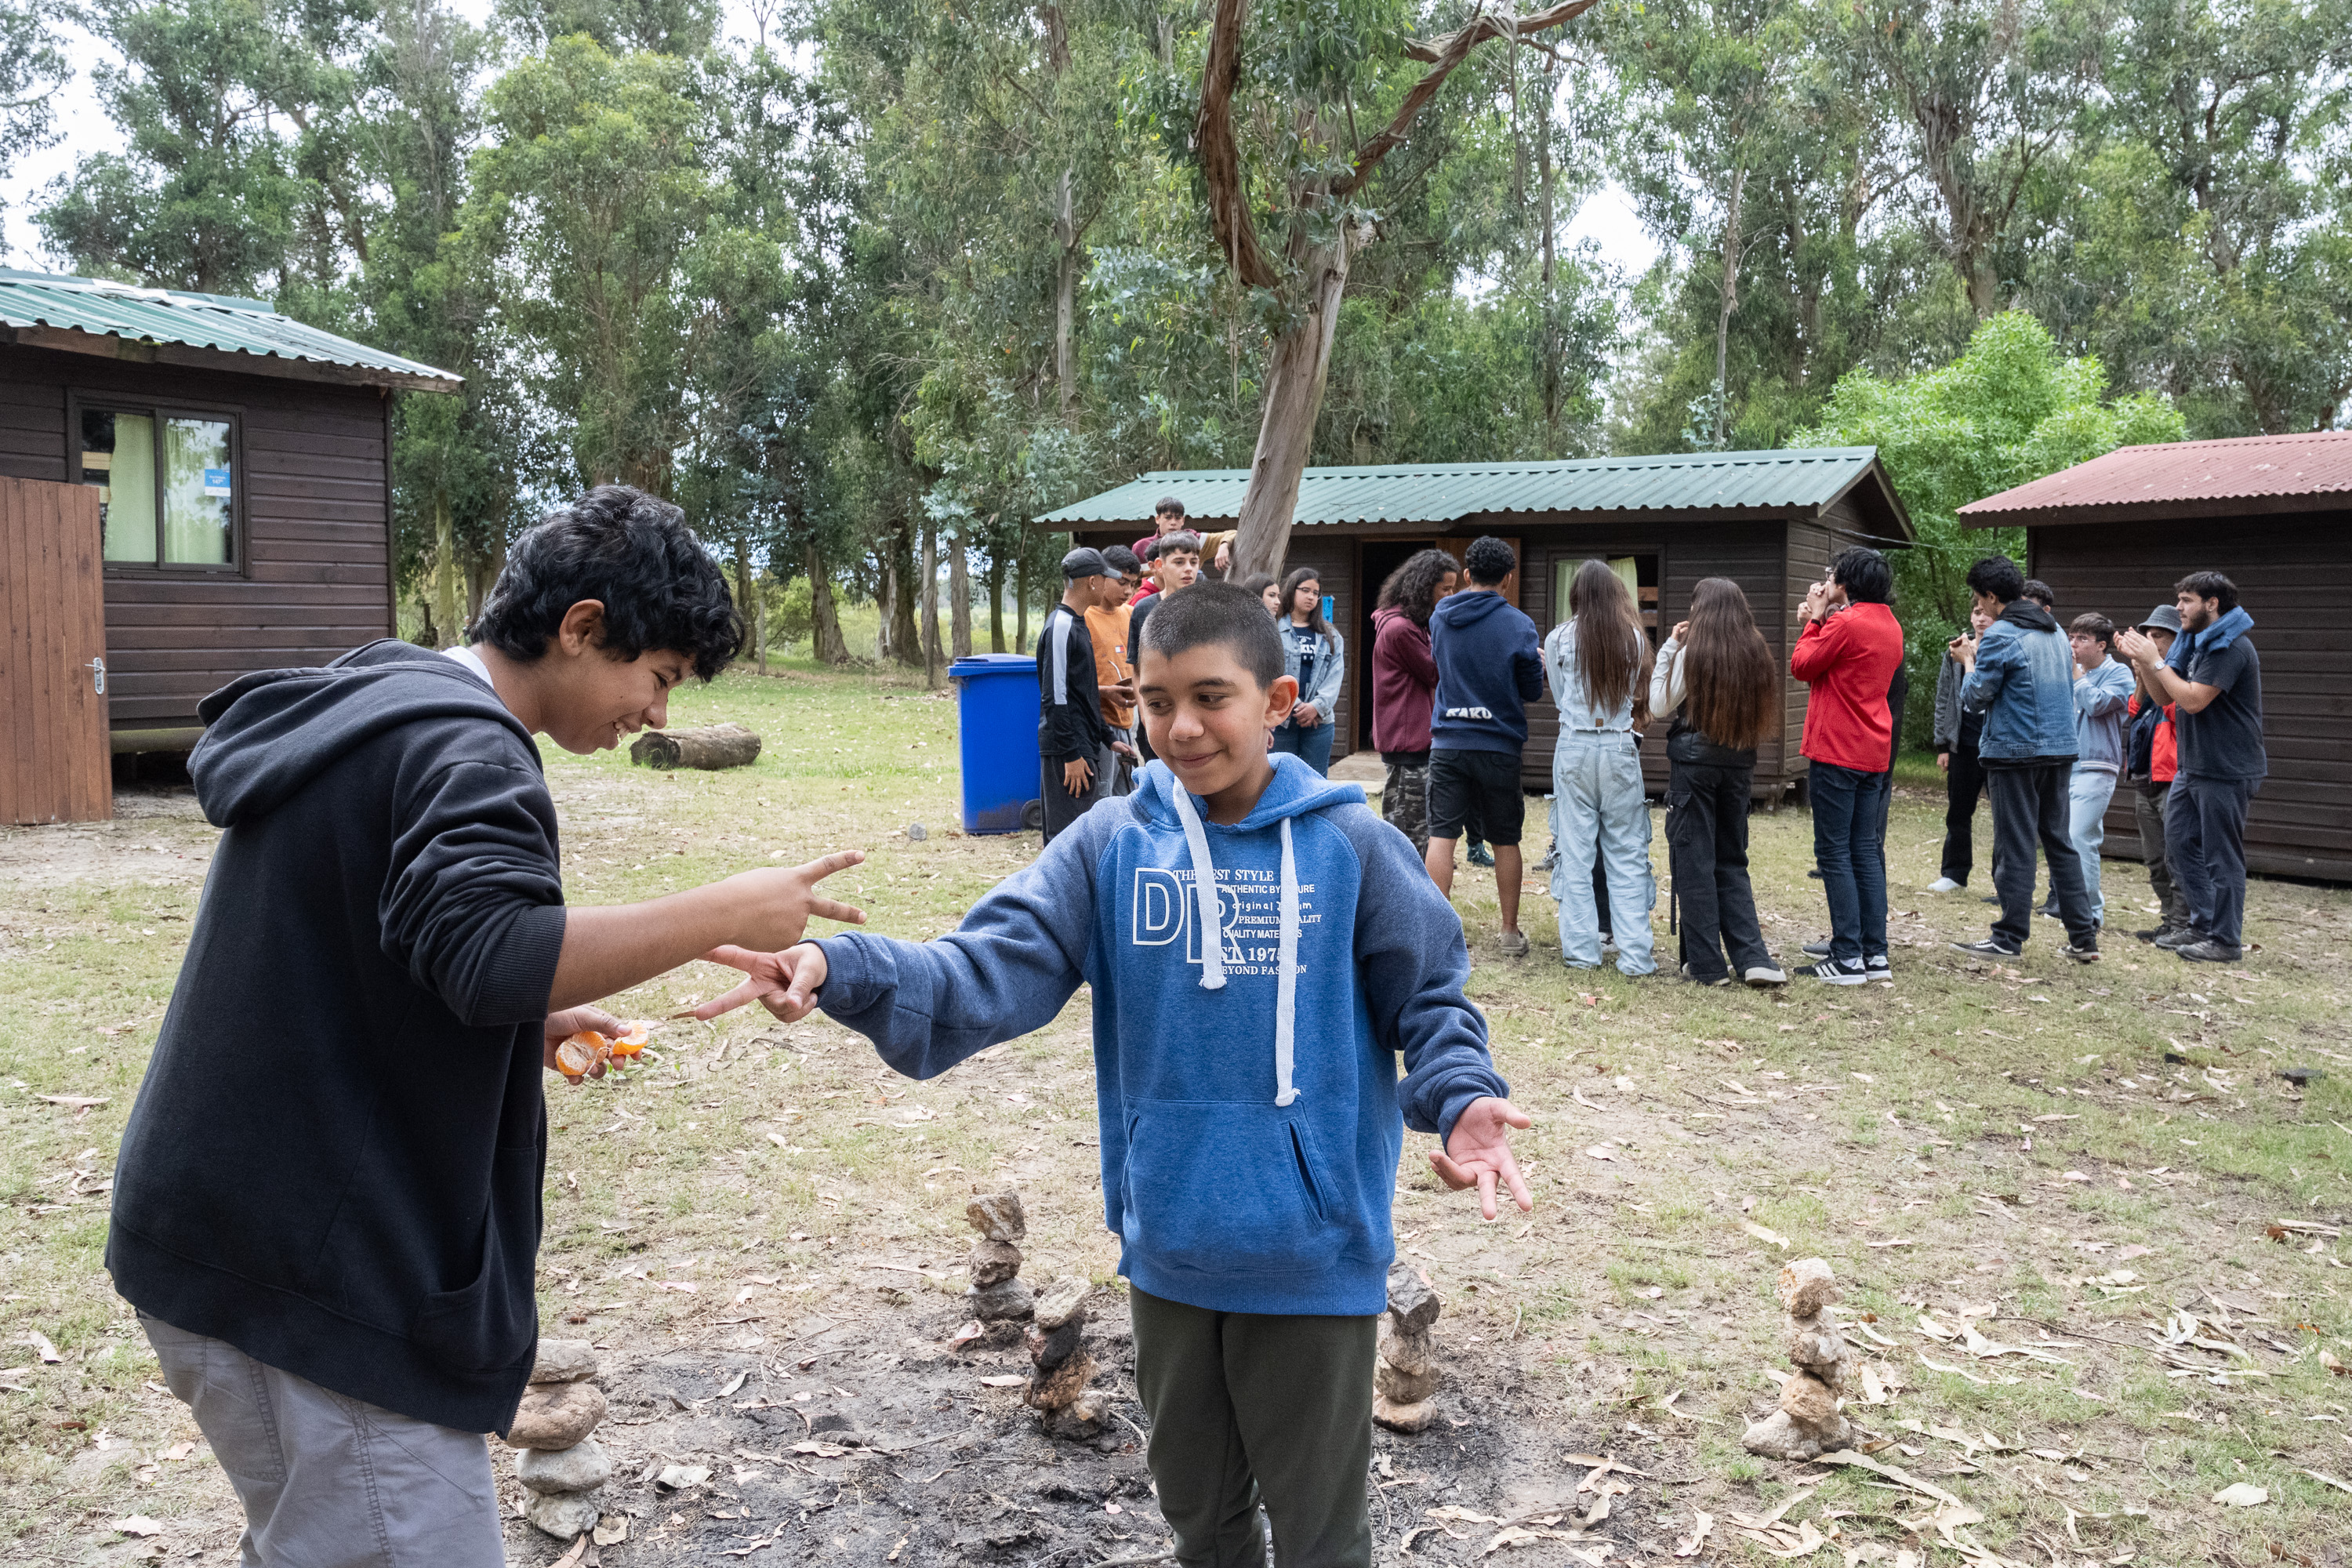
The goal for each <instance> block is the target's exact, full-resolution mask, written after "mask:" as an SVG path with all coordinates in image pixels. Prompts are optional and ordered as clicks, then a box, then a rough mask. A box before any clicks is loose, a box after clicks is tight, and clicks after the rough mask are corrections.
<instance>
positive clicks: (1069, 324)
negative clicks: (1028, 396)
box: [1054, 169, 1078, 420]
mask: <svg viewBox="0 0 2352 1568" xmlns="http://www.w3.org/2000/svg"><path fill="white" fill-rule="evenodd" d="M1071 175H1072V171H1070V170H1068V169H1064V170H1063V171H1062V190H1061V198H1060V200H1059V201H1058V202H1057V203H1056V204H1055V209H1054V243H1055V245H1056V246H1057V247H1060V248H1059V255H1058V256H1057V257H1056V258H1055V279H1054V381H1055V384H1056V385H1057V386H1058V387H1059V388H1060V389H1061V400H1062V401H1061V414H1062V417H1063V418H1064V419H1065V420H1066V419H1068V418H1069V417H1070V416H1071V414H1072V413H1073V412H1074V411H1075V410H1076V407H1077V405H1078V357H1077V349H1076V343H1075V342H1074V341H1073V334H1074V333H1075V331H1076V325H1077V314H1078V221H1077V214H1076V207H1075V205H1074V204H1073V201H1072V194H1071V188H1070V187H1071V184H1072V179H1071Z"/></svg>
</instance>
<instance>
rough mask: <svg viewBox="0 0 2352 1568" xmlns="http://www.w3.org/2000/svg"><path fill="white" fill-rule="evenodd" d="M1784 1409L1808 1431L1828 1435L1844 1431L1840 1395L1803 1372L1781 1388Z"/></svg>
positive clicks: (1810, 1374) (1781, 1403)
mask: <svg viewBox="0 0 2352 1568" xmlns="http://www.w3.org/2000/svg"><path fill="white" fill-rule="evenodd" d="M1780 1408H1781V1409H1782V1410H1783V1411H1784V1412H1786V1413H1787V1415H1788V1416H1789V1418H1790V1420H1792V1421H1794V1422H1795V1423H1796V1424H1797V1425H1798V1426H1802V1427H1803V1428H1804V1429H1805V1430H1806V1431H1808V1432H1811V1433H1813V1434H1815V1435H1817V1436H1828V1435H1830V1434H1832V1433H1834V1432H1838V1431H1841V1430H1843V1427H1844V1424H1845V1418H1844V1417H1843V1416H1842V1415H1839V1414H1838V1402H1837V1393H1836V1391H1835V1390H1833V1389H1832V1388H1831V1387H1830V1385H1829V1384H1826V1383H1823V1382H1822V1380H1821V1379H1820V1378H1818V1377H1815V1376H1814V1375H1813V1374H1812V1373H1809V1372H1801V1373H1796V1374H1795V1375H1794V1376H1792V1377H1790V1379H1789V1381H1788V1382H1786V1383H1784V1384H1781V1385H1780Z"/></svg>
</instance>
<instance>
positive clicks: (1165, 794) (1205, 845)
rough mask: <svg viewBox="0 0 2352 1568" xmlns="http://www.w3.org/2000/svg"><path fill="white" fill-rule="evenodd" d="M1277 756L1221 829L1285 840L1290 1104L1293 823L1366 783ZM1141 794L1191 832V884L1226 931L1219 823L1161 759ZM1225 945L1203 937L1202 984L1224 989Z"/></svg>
mask: <svg viewBox="0 0 2352 1568" xmlns="http://www.w3.org/2000/svg"><path fill="white" fill-rule="evenodd" d="M1269 760H1270V761H1271V762H1272V763H1274V777H1273V778H1272V779H1271V780H1270V781H1268V783H1267V784H1266V786H1265V794H1263V795H1259V796H1258V798H1257V804H1256V805H1254V806H1252V807H1251V808H1250V813H1249V815H1248V816H1244V818H1242V819H1241V821H1239V822H1237V823H1234V825H1233V826H1231V827H1227V828H1223V829H1222V830H1221V831H1223V832H1225V833H1234V834H1244V833H1260V832H1264V831H1265V829H1266V828H1269V827H1271V828H1274V829H1275V830H1276V832H1277V833H1278V834H1279V835H1280V836H1281V839H1282V876H1281V881H1280V882H1279V883H1278V884H1277V891H1276V905H1275V907H1276V952H1277V957H1276V964H1277V966H1278V967H1277V968H1276V980H1275V1001H1274V1083H1275V1094H1274V1102H1275V1104H1276V1105H1288V1104H1289V1103H1290V1102H1291V1101H1292V1100H1296V1099H1297V1098H1298V1089H1297V1084H1296V1081H1295V1079H1296V1067H1297V1016H1298V854H1297V848H1296V847H1294V846H1293V845H1292V843H1291V833H1290V824H1291V821H1292V819H1293V818H1296V817H1299V816H1306V815H1307V813H1308V812H1313V811H1321V810H1322V809H1323V808H1324V807H1326V806H1331V805H1363V804H1364V791H1363V788H1362V786H1361V785H1359V784H1333V783H1332V782H1331V781H1330V780H1329V779H1327V778H1325V777H1324V776H1323V775H1322V774H1320V773H1317V772H1316V771H1315V770H1314V769H1313V768H1311V767H1309V766H1307V764H1306V763H1303V762H1301V761H1299V760H1298V759H1297V757H1295V756H1292V755H1290V754H1289V753H1288V752H1276V753H1274V755H1273V756H1272V757H1271V758H1270V759H1269ZM1135 782H1136V786H1137V787H1136V794H1137V795H1138V796H1139V801H1140V806H1141V810H1142V813H1143V816H1144V817H1145V819H1146V820H1147V821H1150V822H1153V823H1156V824H1158V825H1159V826H1162V827H1167V826H1174V827H1176V828H1178V829H1180V830H1181V832H1182V833H1183V835H1184V847H1185V849H1186V851H1187V853H1188V855H1189V858H1191V860H1192V890H1193V894H1194V896H1195V897H1196V898H1198V900H1200V906H1201V910H1200V921H1201V925H1200V929H1201V930H1202V931H1221V930H1223V929H1224V926H1225V921H1224V919H1223V916H1222V915H1221V914H1220V913H1219V910H1218V898H1217V866H1216V855H1215V850H1214V848H1213V847H1212V845H1211V843H1210V837H1209V829H1210V828H1211V827H1212V826H1215V825H1213V824H1211V823H1210V822H1208V821H1207V820H1206V819H1205V818H1204V817H1203V816H1202V814H1201V803H1200V800H1199V798H1198V797H1196V796H1195V795H1193V794H1192V792H1191V791H1190V790H1188V789H1186V788H1185V787H1184V786H1183V785H1182V784H1179V783H1177V782H1176V775H1175V773H1172V772H1171V771H1170V769H1169V767H1168V764H1167V763H1163V762H1160V761H1158V760H1156V759H1155V760H1154V761H1152V762H1151V763H1147V764H1146V765H1145V767H1144V770H1143V772H1142V773H1140V774H1139V775H1138V776H1137V778H1136V781H1135ZM1224 946H1225V944H1224V943H1223V942H1206V943H1203V944H1202V949H1201V989H1202V990H1203V991H1222V990H1223V989H1224V988H1225V951H1224Z"/></svg>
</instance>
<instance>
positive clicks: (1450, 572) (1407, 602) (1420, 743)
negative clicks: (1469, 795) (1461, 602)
mask: <svg viewBox="0 0 2352 1568" xmlns="http://www.w3.org/2000/svg"><path fill="white" fill-rule="evenodd" d="M1461 570H1462V565H1461V563H1460V562H1457V561H1456V560H1454V557H1452V556H1451V555H1448V554H1447V553H1445V552H1444V551H1443V550H1424V551H1422V552H1420V553H1419V554H1417V555H1414V556H1412V558H1410V559H1409V560H1407V561H1406V562H1405V563H1404V564H1403V565H1402V566H1400V567H1398V568H1397V569H1396V570H1395V571H1393V572H1391V573H1390V574H1389V578H1388V581H1387V582H1385V583H1383V584H1381V598H1380V607H1379V608H1378V609H1376V610H1374V611H1373V612H1372V626H1373V628H1374V636H1373V638H1372V745H1373V747H1374V748H1375V749H1377V750H1378V751H1379V752H1380V753H1381V761H1382V762H1383V763H1387V764H1388V770H1389V771H1388V777H1387V779H1386V781H1385V782H1384V783H1383V784H1381V816H1382V817H1384V818H1386V819H1387V820H1388V821H1389V822H1390V823H1391V825H1393V826H1395V827H1396V829H1397V831H1398V832H1400V833H1402V834H1403V835H1404V836H1405V837H1408V838H1410V839H1412V847H1414V848H1415V849H1418V850H1420V851H1421V852H1422V853H1423V855H1427V854H1428V853H1429V713H1430V704H1431V703H1432V702H1433V701H1434V700H1435V699H1436V696H1437V665H1436V663H1435V662H1434V661H1433V659H1431V658H1430V656H1429V613H1430V611H1432V610H1433V609H1435V608H1436V607H1437V601H1438V600H1440V599H1443V598H1444V597H1445V595H1448V594H1451V593H1452V592H1454V587H1455V585H1456V584H1458V583H1459V582H1460V580H1461V579H1460V576H1459V574H1460V572H1461Z"/></svg>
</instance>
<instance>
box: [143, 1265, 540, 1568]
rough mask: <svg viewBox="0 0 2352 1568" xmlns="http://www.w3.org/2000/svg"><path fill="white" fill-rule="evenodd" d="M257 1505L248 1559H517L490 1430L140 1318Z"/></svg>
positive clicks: (266, 1566) (277, 1564)
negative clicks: (382, 1400)
mask: <svg viewBox="0 0 2352 1568" xmlns="http://www.w3.org/2000/svg"><path fill="white" fill-rule="evenodd" d="M139 1322H140V1326H141V1327H142V1328H144V1329H145V1330H146V1331H147V1341H148V1342H149V1343H150V1344H152V1345H153V1346H154V1347H155V1354H156V1355H157V1357H158V1358H160V1359H161V1360H162V1362H163V1383H164V1384H165V1386H167V1387H168V1388H170V1389H171V1391H172V1392H173V1394H177V1395H178V1396H179V1398H180V1400H181V1402H182V1403H183V1404H184V1405H187V1407H188V1408H189V1409H190V1410H191V1411H192V1412H194V1415H195V1417H196V1426H198V1427H199V1428H201V1429H202V1430H203V1432H204V1435H205V1441H206V1442H208V1443H210V1444H211V1445H212V1448H213V1457H214V1458H217V1459H218V1460H219V1461H220V1463H221V1468H222V1469H224V1470H226V1471H227V1472H228V1479H229V1481H230V1483H231V1484H232V1485H234V1486H235V1487H236V1495H237V1500H238V1501H240V1502H242V1503H243V1504H244V1505H245V1535H244V1538H243V1539H242V1540H240V1541H239V1542H237V1562H238V1563H239V1568H505V1564H506V1560H507V1557H506V1548H505V1546H504V1544H503V1543H502V1542H501V1541H500V1539H499V1491H498V1483H497V1481H496V1480H495V1479H493V1478H492V1476H491V1473H490V1452H489V1448H488V1445H487V1444H486V1443H485V1442H484V1441H483V1438H482V1435H481V1434H480V1433H478V1432H458V1431H455V1430H453V1429H451V1428H449V1427H447V1426H434V1425H432V1424H431V1423H430V1422H425V1421H419V1420H416V1419H415V1418H414V1417H412V1416H407V1415H394V1413H393V1412H391V1411H389V1410H385V1409H382V1408H380V1407H378V1406H376V1405H369V1404H366V1403H365V1402H363V1401H362V1400H357V1399H352V1398H350V1397H348V1396H346V1395H343V1394H334V1393H331V1392H330V1391H328V1390H326V1389H323V1388H321V1387H320V1386H319V1385H318V1384H315V1383H310V1382H308V1381H306V1380H304V1379H302V1378H299V1377H296V1376H295V1375H294V1374H293V1373H290V1372H280V1371H279V1370H278V1368H276V1367H273V1366H265V1365H263V1364H262V1363H259V1362H257V1361H256V1360H254V1359H253V1358H252V1357H251V1356H249V1355H247V1354H246V1353H245V1352H243V1351H241V1350H238V1349H237V1348H236V1346H235V1345H232V1344H229V1343H227V1342H226V1341H222V1340H214V1339H206V1338H205V1336H204V1335H202V1334H192V1333H188V1332H186V1331H183V1330H180V1329H175V1328H173V1327H172V1326H171V1325H170V1324H169V1323H166V1322H164V1321H162V1320H160V1319H157V1318H151V1317H149V1316H148V1315H147V1314H146V1313H144V1312H142V1313H140V1314H139Z"/></svg>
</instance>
